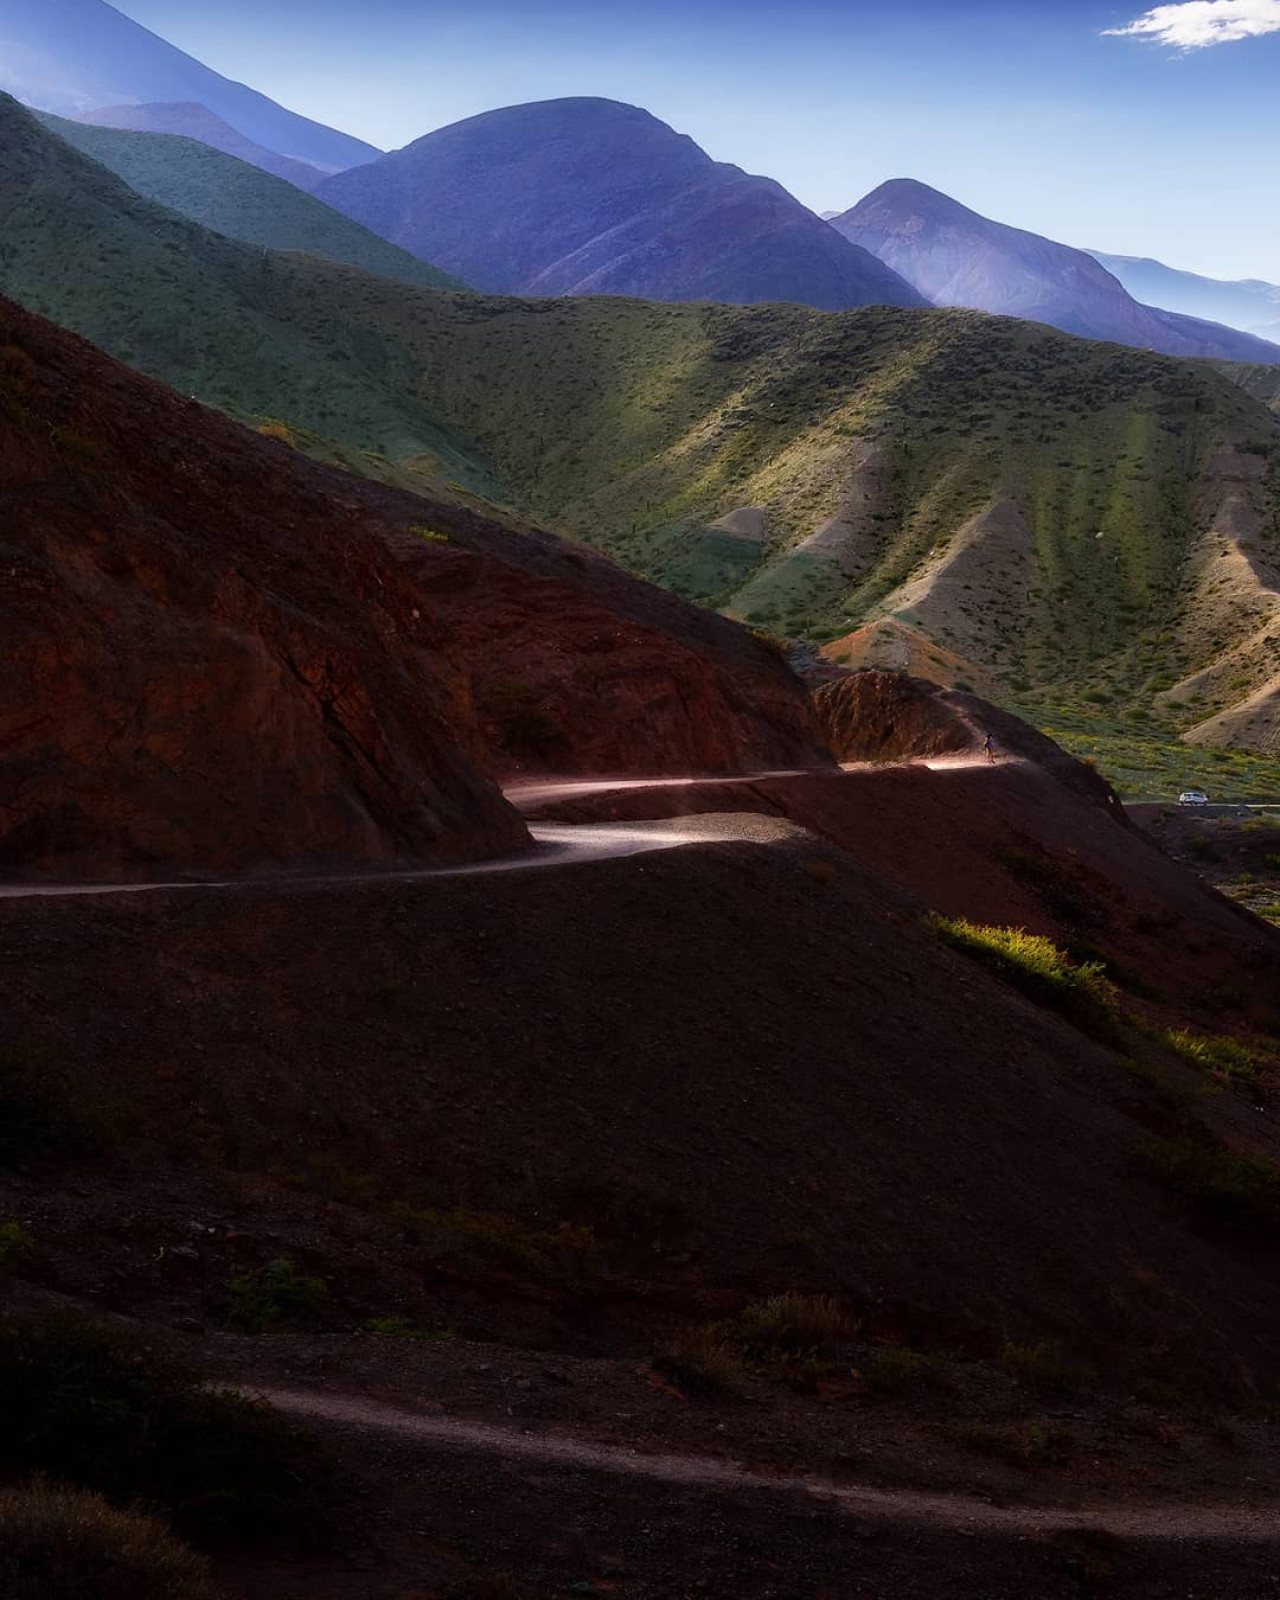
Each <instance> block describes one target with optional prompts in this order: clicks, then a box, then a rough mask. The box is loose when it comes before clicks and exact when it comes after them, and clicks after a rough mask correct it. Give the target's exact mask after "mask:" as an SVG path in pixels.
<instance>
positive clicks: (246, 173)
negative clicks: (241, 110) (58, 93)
mask: <svg viewBox="0 0 1280 1600" xmlns="http://www.w3.org/2000/svg"><path fill="white" fill-rule="evenodd" d="M31 114H32V115H33V116H34V117H35V118H36V119H37V120H38V121H39V122H41V123H43V124H44V126H45V127H46V128H48V129H50V130H51V131H52V132H53V133H56V134H57V135H58V137H59V138H60V139H65V140H66V142H67V143H68V144H70V145H74V147H75V148H76V149H77V150H79V151H81V152H82V153H83V154H84V155H87V156H92V158H93V159H94V160H95V161H100V162H101V163H102V165H103V166H104V167H107V168H108V169H109V170H110V171H111V172H114V173H115V175H116V176H117V177H118V178H123V179H124V181H125V182H126V183H127V184H128V185H129V187H130V188H131V189H132V190H134V192H135V193H137V194H139V195H142V196H144V197H145V198H146V199H148V200H155V201H158V202H159V203H160V204H161V205H162V206H167V207H168V208H169V210H170V211H176V212H178V214H179V215H180V216H184V217H189V218H190V219H191V221H193V222H198V223H200V224H201V226H202V227H205V228H211V229H212V230H213V232H214V233H220V234H224V235H225V236H226V237H227V238H228V239H241V240H243V241H244V242H245V243H246V244H256V245H265V246H268V247H269V248H271V249H273V250H306V251H308V252H309V253H310V254H312V255H317V256H327V257H328V259H329V260H330V261H342V262H345V263H346V264H347V265H348V266H353V267H361V268H363V269H364V271H366V272H376V273H377V274H378V276H379V277H382V278H392V279H395V280H396V281H397V282H400V283H412V284H415V285H417V287H419V288H422V289H460V288H462V287H463V285H462V284H460V283H458V281H457V280H456V279H454V278H450V277H448V276H447V275H446V274H445V273H443V272H440V271H438V270H437V269H436V268H435V267H433V266H431V265H430V264H429V263H428V262H426V261H420V260H419V259H418V258H417V256H412V255H410V254H409V252H408V251H407V250H401V249H400V248H399V246H397V245H394V244H390V243H389V242H388V241H387V240H386V239H381V238H379V237H378V235H377V234H376V233H371V232H370V231H369V229H368V228H362V227H361V226H360V224H359V223H358V222H353V221H352V220H351V218H350V217H344V216H343V215H342V213H341V212H340V211H335V210H334V209H333V208H332V206H327V205H325V204H324V202H323V201H321V200H317V199H316V197H315V196H314V195H310V194H307V193H305V192H303V191H302V190H300V189H298V188H297V187H296V186H295V185H293V184H291V183H287V182H285V181H284V180H283V179H281V178H277V177H275V176H274V174H272V173H270V172H263V171H262V170H261V169H260V168H258V167H256V166H250V165H249V163H248V162H246V161H240V160H238V159H237V158H236V157H235V156H230V155H227V154H225V153H224V152H223V151H222V150H215V149H213V148H212V147H211V146H210V145H207V144H203V143H201V142H200V141H199V140H197V139H188V138H185V137H183V136H182V135H180V134H174V133H138V132H135V131H134V130H132V129H128V128H99V127H95V126H93V125H91V124H88V123H83V122H69V121H67V120H66V119H65V118H63V117H55V116H53V115H52V114H51V113H49V112H47V111H37V112H33V113H31ZM310 170H311V171H314V170H315V169H314V168H311V169H310ZM317 176H318V174H317Z"/></svg>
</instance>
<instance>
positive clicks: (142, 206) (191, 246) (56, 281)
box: [0, 95, 466, 471]
mask: <svg viewBox="0 0 1280 1600" xmlns="http://www.w3.org/2000/svg"><path fill="white" fill-rule="evenodd" d="M304 198H305V197H304ZM322 284H327V285H328V287H327V288H326V299H327V302H328V303H329V304H342V303H343V302H344V301H345V300H347V299H358V297H359V296H360V295H361V294H362V293H364V292H365V291H366V289H368V288H370V287H372V288H374V289H376V290H377V291H378V292H383V291H390V290H392V287H393V286H392V285H390V284H389V283H386V282H385V280H383V279H380V278H374V277H370V276H369V275H368V274H365V273H361V272H359V271H357V270H356V269H354V268H350V267H346V266H343V265H340V264H335V263H330V262H328V261H326V260H322V259H320V258H318V257H314V256H306V255H301V254H289V253H284V252H277V251H269V250H263V249H261V248H257V247H255V246H252V245H247V244H242V243H240V242H238V241H235V240H231V239H227V238H225V237H224V236H222V235H220V234H216V233H213V232H211V231H209V230H208V229H205V228H201V227H199V226H198V225H197V224H195V223H193V222H189V221H188V220H186V219H185V218H183V217H179V216H178V215H177V214H176V213H174V212H171V211H168V210H166V209H164V208H163V207H161V206H158V205H156V204H155V203H154V202H152V201H150V200H147V199H145V198H143V197H142V196H141V195H139V194H137V193H136V192H135V191H134V190H133V189H131V188H129V187H128V186H127V185H126V184H125V183H123V182H122V181H121V180H120V179H119V178H117V177H116V176H115V175H114V174H113V173H110V172H108V171H107V170H106V169H105V168H103V167H102V166H100V165H99V164H98V163H97V162H95V161H91V160H90V159H89V158H88V157H86V156H84V155H81V154H80V152H79V151H77V150H74V149H72V147H71V146H70V145H68V144H66V143H65V142H64V141H62V140H61V139H58V138H56V137H55V136H54V135H53V134H52V133H50V132H49V131H48V130H47V129H46V128H44V127H42V126H41V124H40V123H39V122H37V121H36V120H35V118H34V117H33V116H32V115H31V114H30V113H28V112H27V111H25V110H24V109H23V108H22V107H21V106H19V105H18V103H17V102H16V101H14V100H12V99H10V98H9V97H8V96H3V95H0V293H2V294H6V295H10V296H12V298H13V299H15V300H17V301H19V302H21V304H23V305H25V306H27V307H29V308H30V309H31V310H32V311H37V312H39V313H41V314H42V315H44V316H47V317H50V318H51V319H52V320H53V321H55V322H60V323H62V324H63V325H64V326H65V327H68V328H72V329H74V330H75V331H76V332H77V333H80V334H83V335H84V336H85V337H86V338H88V339H91V340H92V341H93V342H94V343H95V344H98V345H100V346H101V347H102V348H103V349H104V350H106V351H108V352H109V353H110V354H111V355H113V356H116V357H117V358H118V359H119V360H122V361H126V362H128V363H129V364H130V365H131V366H134V367H136V368H138V369H139V370H140V371H142V372H146V373H148V374H150V375H151V376H153V377H156V378H160V379H162V380H163V381H164V382H165V383H168V384H170V385H172V387H174V388H175V389H178V390H181V391H182V392H183V393H186V394H190V395H194V396H196V397H197V398H199V399H201V400H204V401H207V402H209V403H210V404H213V405H216V406H220V407H222V408H223V409H224V410H227V411H229V412H231V413H232V414H233V415H236V416H240V417H243V418H251V417H259V418H261V417H267V416H274V415H276V414H277V412H279V411H280V410H282V409H283V410H286V411H287V412H288V414H289V416H290V417H291V418H292V419H295V420H296V421H297V422H298V423H300V424H302V425H305V426H307V427H311V428H314V429H316V430H317V431H318V432H320V433H322V434H323V435H325V436H326V437H333V438H336V439H340V440H341V439H351V440H352V441H355V442H356V443H357V444H363V443H364V442H365V441H371V440H377V441H380V442H381V443H382V445H383V447H384V448H385V449H386V451H388V452H389V453H390V454H392V455H396V456H399V455H404V456H406V457H414V456H418V455H421V454H422V453H424V452H427V453H430V457H431V461H432V464H433V467H435V466H438V467H440V469H441V470H444V471H451V470H453V468H454V467H455V466H461V465H462V464H463V463H464V460H465V459H466V458H464V456H463V454H462V451H461V449H460V447H459V444H458V443H457V442H456V441H455V440H453V439H452V438H451V437H450V436H449V434H448V433H447V431H446V430H444V429H442V428H441V427H440V425H439V424H438V423H437V421H436V419H435V416H434V414H433V413H432V412H431V411H430V409H429V408H427V407H426V406H424V405H423V404H421V403H420V402H418V401H415V400H414V399H413V398H412V397H411V396H410V395H409V394H408V393H407V392H404V391H401V390H400V389H399V388H398V387H397V385H396V384H395V383H394V382H388V381H387V380H386V377H385V376H384V375H383V374H381V373H379V372H378V371H377V370H376V367H377V364H378V363H377V357H376V356H372V357H371V353H370V351H369V349H368V347H367V340H364V339H363V337H362V335H361V333H360V330H359V328H358V326H357V325H356V324H355V323H354V322H352V321H350V320H349V319H348V318H346V317H345V315H336V316H335V315H331V316H330V317H329V319H328V324H329V325H328V326H327V327H325V328H324V329H322V330H320V331H318V332H315V333H313V332H311V331H309V329H308V328H306V327H304V326H303V325H302V324H301V322H300V321H299V320H295V319H293V318H292V317H291V313H290V308H291V307H292V306H294V305H296V304H298V303H299V302H303V301H305V299H306V298H307V295H308V293H309V292H310V291H311V289H312V287H313V286H319V285H322ZM397 287H398V286H397ZM399 292H401V293H403V294H405V295H410V296H413V295H418V296H421V299H422V301H423V303H424V304H427V303H430V301H431V300H432V299H433V298H434V294H433V293H428V292H427V291H424V290H415V289H411V288H408V287H404V288H402V289H399Z"/></svg>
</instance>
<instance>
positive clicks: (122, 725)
mask: <svg viewBox="0 0 1280 1600" xmlns="http://www.w3.org/2000/svg"><path fill="white" fill-rule="evenodd" d="M0 504H2V505H3V506H4V508H5V511H6V520H5V523H4V530H3V534H2V535H0V543H2V545H3V551H4V562H5V565H6V568H7V570H8V571H9V572H10V575H11V579H12V580H13V581H11V583H10V585H9V587H8V589H7V591H6V594H5V597H4V600H3V606H4V610H5V613H6V622H5V637H6V640H7V648H8V671H7V672H6V674H5V677H4V690H3V696H2V697H0V727H2V728H3V734H2V736H0V751H2V752H3V755H2V757H0V769H2V771H3V775H4V782H5V793H6V809H5V816H4V823H3V826H2V827H0V860H2V861H3V862H4V866H5V869H6V871H7V872H8V873H9V874H10V875H12V874H14V873H23V872H45V873H52V874H57V873H59V872H64V873H66V872H69V873H71V874H72V875H73V876H77V877H79V876H89V877H108V878H110V877H112V876H120V875H126V876H139V875H142V876H145V875H147V874H148V873H152V874H154V873H157V872H167V871H168V872H171V871H173V870H175V869H181V870H184V871H188V872H196V873H206V874H207V873H211V872H213V873H216V872H221V871H226V870H229V869H235V868H242V867H256V866H266V865H271V864H274V865H292V866H299V865H302V864H305V863H311V864H321V863H335V862H348V863H350V862H365V863H371V862H382V863H384V864H390V863H402V864H411V863H415V862H417V863H424V862H431V861H434V860H438V859H441V858H451V857H452V858H457V857H465V856H474V855H478V854H493V853H496V852H499V851H502V850H509V849H514V848H518V847H519V846H520V845H521V844H522V843H525V842H527V841H526V839H525V834H524V829H523V827H522V826H521V824H520V823H519V820H518V819H517V818H516V817H515V815H514V813H512V812H511V811H510V809H509V808H508V807H507V806H506V805H505V804H504V802H503V801H502V799H501V797H500V795H499V793H498V790H497V789H496V787H495V786H494V784H493V782H492V780H491V778H490V777H488V776H487V774H488V773H489V772H491V771H493V770H494V769H495V768H498V767H504V768H512V767H519V766H527V765H531V764H532V765H537V764H539V763H545V762H546V760H547V759H548V758H549V757H555V758H556V759H557V760H559V761H560V762H562V763H564V764H567V765H569V766H572V765H574V764H575V762H590V761H600V760H601V759H602V758H605V757H607V758H608V759H609V760H610V761H611V762H613V763H615V764H616V763H618V762H625V760H626V759H627V753H626V752H625V751H624V750H623V749H621V748H620V744H621V741H620V739H619V729H620V728H624V727H627V726H632V725H634V723H635V721H636V719H637V717H640V718H642V719H643V732H641V733H639V734H635V733H634V732H633V735H632V738H631V751H630V759H631V760H632V761H633V762H640V763H643V764H644V765H645V767H646V769H647V770H653V769H654V767H655V765H656V768H657V769H658V770H670V766H669V765H668V766H666V767H665V768H664V765H663V764H664V762H665V763H679V764H680V766H681V769H682V770H683V769H692V770H707V771H716V770H720V771H736V770H740V769H741V767H742V766H743V765H744V764H745V765H752V766H754V765H758V764H760V763H761V762H762V761H764V762H766V764H771V765H779V764H786V763H794V762H795V761H796V760H803V761H819V762H821V761H825V760H827V759H828V758H827V757H826V755H825V751H824V749H823V747H822V744H821V740H820V736H819V734H818V731H817V725H816V721H815V719H814V716H813V713H812V711H811V709H810V708H809V705H808V703H807V700H806V698H805V695H804V692H803V690H802V688H801V686H800V684H799V683H798V681H797V680H796V679H794V678H793V677H792V676H791V674H790V673H789V672H788V670H787V669H786V667H785V666H784V664H783V663H782V661H781V660H780V659H779V657H778V656H777V655H776V654H775V653H774V652H773V651H771V650H769V649H767V648H765V647H764V646H763V645H761V644H760V643H758V642H757V641H756V640H754V639H753V638H752V637H751V636H750V635H749V634H748V633H747V632H746V630H744V629H742V628H739V627H736V626H735V625H734V624H732V623H729V622H726V621H725V620H724V619H722V618H719V617H714V616H711V615H709V614H707V613H704V612H701V611H699V610H697V608H695V607H693V606H691V605H688V604H687V603H685V602H682V601H679V600H676V599H674V598H673V597H672V596H669V595H664V594H662V593H661V592H659V591H657V590H653V589H650V588H649V586H648V585H646V584H643V583H641V582H639V581H638V580H636V579H633V578H629V577H627V576H626V575H625V574H623V573H622V572H620V571H619V570H618V569H617V568H615V567H612V566H611V565H610V564H609V563H607V562H605V561H603V560H602V559H600V558H599V557H595V556H588V555H586V554H584V553H582V552H580V551H577V550H574V549H571V548H570V547H568V546H566V545H564V544H563V543H561V542H560V541H559V540H556V539H553V538H551V537H550V536H548V535H532V534H521V533H518V532H513V531H511V530H510V529H508V528H505V527H501V526H499V525H497V524H494V523H489V522H486V521H485V520H484V519H482V518H479V517H476V516H474V515H470V514H466V513H459V512H457V511H452V512H451V511H449V510H448V509H447V508H442V507H435V506H431V505H429V504H427V503H425V502H423V501H421V500H417V499H414V498H412V497H410V496H408V495H399V494H396V493H394V492H392V491H388V490H382V489H379V488H377V487H375V486H374V485H371V484H364V483H361V482H359V481H357V480H354V479H349V478H347V477H345V476H344V475H342V474H340V473H337V472H333V471H330V470H329V469H326V468H323V467H316V466H313V465H312V464H311V463H309V462H307V461H305V460H304V459H303V458H301V457H300V456H297V455H296V454H294V452H292V451H291V450H289V449H287V448H286V447H284V446H283V445H280V444H278V443H276V442H274V441H272V440H268V439H263V438H260V437H257V436H255V435H253V434H251V433H249V432H247V431H246V430H244V429H242V428H240V427H238V426H237V425H236V424H234V423H231V422H229V421H227V419H226V418H224V417H222V416H220V415H219V414H217V413H216V412H211V411H208V410H206V409H205V408H204V407H203V406H200V405H198V404H197V403H196V402H194V401H189V400H185V399H183V398H182V397H180V396H178V395H175V394H173V393H172V392H171V391H169V390H166V389H163V388H161V387H160V385H158V384H155V383H152V382H150V381H149V380H147V379H145V378H141V377H139V376H138V375H137V374H135V373H132V372H130V371H128V369H126V368H124V367H121V366H119V365H117V364H116V363H115V362H113V361H110V360H109V359H108V358H106V357H105V356H103V355H101V354H100V353H99V352H98V351H95V350H93V349H92V348H91V347H90V346H87V345H85V344H83V343H82V342H81V341H80V340H78V339H76V338H74V337H73V336H72V335H69V334H65V333H62V332H61V331H60V330H57V329H54V328H52V327H51V326H50V325H49V324H47V323H44V322H41V321H40V320H39V319H37V318H34V317H30V316H27V315H26V314H25V313H23V312H22V311H20V310H19V309H18V308H17V307H16V306H13V305H11V304H8V303H6V302H0Z"/></svg>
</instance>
